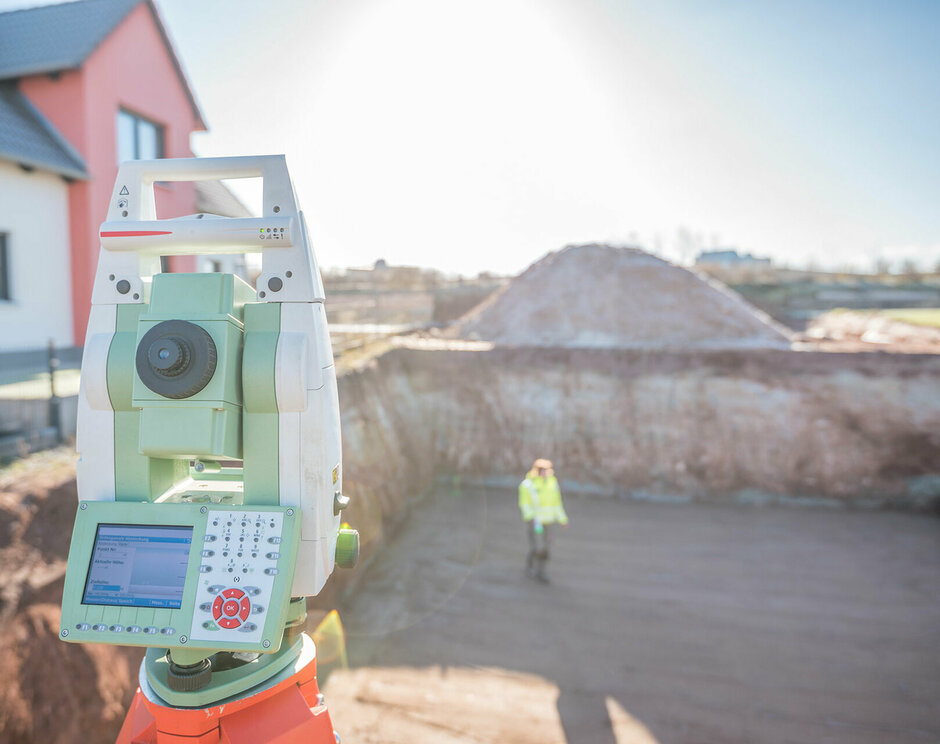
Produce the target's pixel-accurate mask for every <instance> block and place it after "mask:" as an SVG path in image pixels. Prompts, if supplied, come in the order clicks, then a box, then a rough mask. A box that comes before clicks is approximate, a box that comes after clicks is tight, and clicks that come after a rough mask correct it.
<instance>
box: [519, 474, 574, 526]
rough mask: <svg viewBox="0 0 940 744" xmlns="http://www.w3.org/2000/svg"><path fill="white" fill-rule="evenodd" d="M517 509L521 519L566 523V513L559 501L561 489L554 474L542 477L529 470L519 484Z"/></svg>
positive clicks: (546, 522)
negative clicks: (520, 513)
mask: <svg viewBox="0 0 940 744" xmlns="http://www.w3.org/2000/svg"><path fill="white" fill-rule="evenodd" d="M519 511H521V512H522V520H523V521H524V522H528V521H529V520H530V519H537V520H538V521H539V522H541V523H542V524H554V523H556V522H557V523H558V524H568V515H567V514H565V507H564V506H562V503H561V490H560V489H559V488H558V480H557V479H556V478H555V476H554V475H549V476H548V477H547V478H543V477H541V476H539V475H537V474H536V473H535V471H531V472H529V474H528V475H527V476H526V477H525V480H524V481H522V483H520V484H519Z"/></svg>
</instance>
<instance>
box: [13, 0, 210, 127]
mask: <svg viewBox="0 0 940 744" xmlns="http://www.w3.org/2000/svg"><path fill="white" fill-rule="evenodd" d="M141 2H144V0H80V1H78V2H67V3H60V4H58V5H42V6H39V7H35V8H25V9H23V10H13V11H8V12H6V13H0V80H10V79H13V78H19V77H24V76H26V75H38V74H41V73H49V72H57V71H59V70H71V69H75V68H77V67H80V66H81V65H82V63H83V62H84V61H85V60H86V59H88V57H89V55H90V54H91V53H92V52H93V51H95V49H97V48H98V45H99V44H100V43H101V42H102V41H104V39H105V38H106V37H107V36H108V34H110V33H111V32H112V31H113V30H114V29H115V27H116V26H117V25H118V24H119V23H120V22H121V21H123V20H124V18H126V17H127V15H128V13H130V12H131V10H133V9H134V7H135V6H137V5H139V4H140V3H141ZM147 6H148V7H149V9H150V12H151V13H152V14H153V19H154V22H155V23H156V24H157V29H158V30H159V31H160V35H161V37H162V38H163V41H164V43H165V44H166V46H167V50H168V51H169V53H170V57H171V59H172V60H173V64H174V66H175V67H176V72H177V74H178V75H179V78H180V82H181V83H182V85H183V89H184V90H185V91H186V95H187V96H188V97H189V101H190V103H191V104H192V107H193V112H194V113H195V114H196V118H197V120H198V121H199V122H200V124H202V126H205V124H204V123H203V122H204V119H203V116H202V112H201V111H200V110H199V104H198V103H197V102H196V97H195V95H194V94H193V91H192V89H191V88H190V86H189V81H188V80H187V79H186V74H185V73H184V72H183V68H182V67H181V66H180V61H179V58H178V57H177V56H176V51H175V50H174V49H173V44H172V43H171V42H170V38H169V36H168V35H167V32H166V28H165V27H164V25H163V21H162V20H161V19H160V16H159V14H158V12H157V9H156V6H154V4H153V2H152V0H147Z"/></svg>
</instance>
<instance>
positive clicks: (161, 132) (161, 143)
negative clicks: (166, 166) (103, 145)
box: [114, 106, 166, 163]
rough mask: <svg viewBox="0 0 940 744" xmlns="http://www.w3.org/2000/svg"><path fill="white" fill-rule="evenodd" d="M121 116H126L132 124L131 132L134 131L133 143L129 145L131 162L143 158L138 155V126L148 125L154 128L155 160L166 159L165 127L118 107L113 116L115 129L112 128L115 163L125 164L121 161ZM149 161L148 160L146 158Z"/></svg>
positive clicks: (139, 138)
mask: <svg viewBox="0 0 940 744" xmlns="http://www.w3.org/2000/svg"><path fill="white" fill-rule="evenodd" d="M121 116H127V117H129V118H130V119H131V121H132V122H133V131H134V141H133V142H132V143H131V150H132V151H133V153H134V155H133V157H132V158H131V160H143V159H144V158H142V157H141V155H140V142H141V137H140V125H141V124H149V125H150V126H151V127H153V128H154V131H155V132H156V134H157V137H156V140H157V154H156V159H160V158H164V157H166V126H165V125H163V124H160V123H159V122H156V121H154V120H153V119H150V118H148V117H146V116H141V115H140V114H136V113H134V112H133V111H131V110H129V109H126V108H124V107H123V106H122V107H119V108H118V110H117V114H116V115H115V127H114V146H115V150H116V151H117V161H118V163H122V162H126V161H124V160H122V159H121ZM148 159H149V158H148Z"/></svg>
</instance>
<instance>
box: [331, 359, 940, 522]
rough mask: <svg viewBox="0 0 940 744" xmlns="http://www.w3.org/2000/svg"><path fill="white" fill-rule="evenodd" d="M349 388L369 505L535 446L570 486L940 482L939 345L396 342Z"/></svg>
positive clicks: (808, 496) (630, 490)
mask: <svg viewBox="0 0 940 744" xmlns="http://www.w3.org/2000/svg"><path fill="white" fill-rule="evenodd" d="M340 396H341V405H342V406H343V412H344V413H343V424H344V430H343V435H344V438H345V447H346V449H345V453H346V454H345V463H346V483H347V490H353V489H354V490H355V495H356V496H358V497H359V500H360V502H364V503H361V504H360V509H362V512H360V513H361V514H363V515H371V514H374V513H375V512H376V509H375V508H374V505H373V504H372V502H375V503H376V504H377V505H378V506H379V507H380V508H381V512H382V513H383V514H386V515H387V514H389V513H393V512H394V511H395V510H396V509H397V508H398V507H397V505H400V504H401V503H403V501H402V500H403V499H404V498H406V497H407V495H408V494H410V493H414V492H415V491H416V490H420V489H421V488H423V487H424V486H425V484H427V482H428V478H430V477H432V476H433V475H434V473H435V472H436V473H437V474H438V475H440V474H459V475H461V476H464V477H470V478H473V479H484V478H485V479H489V480H499V479H503V480H504V481H505V482H507V483H509V482H512V481H513V479H517V478H519V477H520V476H521V475H522V473H524V472H525V470H526V468H527V466H528V464H529V463H531V461H532V460H533V459H534V458H535V457H537V456H546V457H550V458H552V460H553V461H554V462H555V466H556V471H557V473H558V475H559V477H560V478H561V479H562V480H563V485H567V487H568V488H569V489H579V490H585V491H595V492H598V493H602V494H612V495H620V496H629V497H634V498H653V499H656V498H663V499H670V498H675V499H701V500H729V499H731V500H738V501H788V500H793V499H803V500H815V501H819V502H822V503H839V502H847V503H851V504H858V505H869V506H871V505H897V506H925V505H928V504H930V503H931V502H932V501H933V500H934V499H936V498H938V497H940V356H936V355H933V356H932V355H923V356H919V355H888V354H832V353H821V352H790V351H773V350H761V351H757V350H749V351H722V352H704V351H702V352H688V353H677V352H642V351H624V350H603V349H596V350H587V351H584V350H575V349H538V348H505V347H504V348H499V347H497V348H494V349H491V350H489V351H430V352H429V351H419V350H415V349H397V350H394V351H392V352H389V353H387V354H385V355H383V356H382V357H380V358H378V359H376V360H374V361H373V362H372V363H371V365H370V366H369V367H367V368H366V369H364V370H361V371H358V372H352V373H350V374H348V375H346V376H345V377H344V378H343V381H342V383H341V386H340ZM405 483H407V484H413V485H411V486H410V487H409V488H404V489H403V488H402V486H403V484H405ZM366 521H369V522H370V523H371V522H373V521H377V520H376V518H375V517H374V516H369V517H368V519H367V520H366Z"/></svg>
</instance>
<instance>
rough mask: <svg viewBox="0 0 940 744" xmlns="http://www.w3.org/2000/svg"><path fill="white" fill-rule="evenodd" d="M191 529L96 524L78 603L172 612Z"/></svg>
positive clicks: (176, 604) (181, 583) (183, 575)
mask: <svg viewBox="0 0 940 744" xmlns="http://www.w3.org/2000/svg"><path fill="white" fill-rule="evenodd" d="M192 541H193V528H192V527H182V526H180V527H178V526H171V525H148V524H99V525H98V531H97V533H96V535H95V546H94V549H93V550H92V553H91V565H90V566H89V567H88V579H87V580H86V582H85V593H84V595H83V596H82V604H86V605H116V606H120V607H154V608H162V607H165V608H169V609H174V610H178V609H179V608H180V607H181V605H182V603H183V586H184V584H185V583H186V569H187V567H188V565H189V549H190V547H191V545H192Z"/></svg>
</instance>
